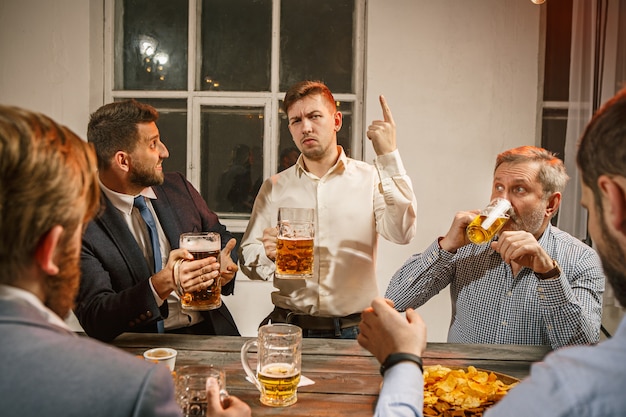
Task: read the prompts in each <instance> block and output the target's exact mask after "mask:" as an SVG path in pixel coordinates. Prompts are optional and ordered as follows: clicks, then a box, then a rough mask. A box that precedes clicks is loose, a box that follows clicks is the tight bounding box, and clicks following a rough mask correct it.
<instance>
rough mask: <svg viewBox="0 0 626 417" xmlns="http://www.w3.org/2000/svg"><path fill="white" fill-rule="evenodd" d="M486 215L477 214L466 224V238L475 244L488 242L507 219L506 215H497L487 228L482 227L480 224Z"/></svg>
mask: <svg viewBox="0 0 626 417" xmlns="http://www.w3.org/2000/svg"><path fill="white" fill-rule="evenodd" d="M486 218H487V216H484V215H480V216H477V217H476V218H475V219H474V220H472V222H471V223H470V224H469V225H468V226H467V238H468V239H469V240H470V241H471V242H472V243H475V244H476V245H482V244H483V243H487V242H489V241H490V240H491V239H493V237H494V236H495V235H496V233H498V230H500V228H502V226H504V223H506V222H507V220H509V218H508V217H498V218H496V219H495V220H494V221H493V223H492V224H491V226H489V227H488V228H487V229H484V228H483V226H481V224H483V223H484V221H485V219H486Z"/></svg>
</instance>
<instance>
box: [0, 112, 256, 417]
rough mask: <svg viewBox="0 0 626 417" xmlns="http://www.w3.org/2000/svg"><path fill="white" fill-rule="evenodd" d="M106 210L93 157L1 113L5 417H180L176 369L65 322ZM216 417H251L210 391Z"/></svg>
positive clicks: (45, 123) (58, 132)
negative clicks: (94, 223) (91, 227)
mask: <svg viewBox="0 0 626 417" xmlns="http://www.w3.org/2000/svg"><path fill="white" fill-rule="evenodd" d="M98 204H99V192H98V174H97V172H96V155H95V153H94V152H93V148H92V147H91V146H90V145H89V144H88V143H87V142H85V141H83V140H81V139H80V138H79V137H78V136H76V135H75V134H74V133H73V132H71V131H70V130H69V129H67V128H66V127H64V126H61V125H59V124H57V123H56V122H54V121H53V120H51V119H50V118H48V117H46V116H44V115H42V114H38V113H33V112H29V111H27V110H23V109H19V108H16V107H7V106H0V333H2V343H0V355H1V356H2V358H3V362H4V363H3V364H2V378H0V410H2V416H3V417H39V416H42V415H49V416H90V417H112V416H116V417H131V416H145V417H151V416H155V417H156V416H160V417H170V416H171V417H178V416H180V415H181V410H180V408H179V407H178V405H177V404H176V402H175V401H174V386H173V383H172V376H171V374H170V371H169V369H168V368H167V367H165V366H163V365H155V364H152V363H149V362H147V361H144V360H142V359H137V358H136V357H134V356H133V355H130V354H128V353H126V352H122V351H120V350H118V349H116V348H113V347H111V346H106V345H104V344H102V343H100V342H98V341H96V340H93V339H90V338H87V337H78V336H77V335H76V334H75V333H73V332H72V331H71V330H70V329H69V328H68V327H67V325H66V324H65V322H64V321H63V318H65V317H67V315H68V313H69V312H70V309H71V308H72V305H73V302H74V297H75V296H76V291H77V289H78V284H79V276H80V269H79V256H80V246H81V232H82V229H83V225H85V224H86V223H87V222H89V220H90V219H91V218H92V217H93V216H94V215H95V214H96V212H97V210H98ZM207 394H208V409H207V416H214V417H219V416H221V417H227V416H233V417H234V416H238V417H246V416H250V408H249V407H248V406H247V405H246V404H245V403H243V402H242V401H241V400H239V399H238V398H235V397H232V396H231V397H229V399H228V400H227V401H226V408H223V407H222V405H221V404H220V402H219V388H218V387H217V384H216V383H212V384H210V385H209V387H208V389H207Z"/></svg>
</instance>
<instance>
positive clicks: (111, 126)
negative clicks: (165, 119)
mask: <svg viewBox="0 0 626 417" xmlns="http://www.w3.org/2000/svg"><path fill="white" fill-rule="evenodd" d="M158 118H159V112H158V111H157V110H156V109H155V108H154V107H152V106H150V105H149V104H144V103H140V102H138V101H136V100H134V99H130V100H124V101H116V102H113V103H109V104H105V105H104V106H102V107H100V108H99V109H98V110H96V111H95V112H93V113H92V114H91V116H90V118H89V124H88V125H87V139H88V140H89V142H91V143H93V144H94V146H95V148H96V155H97V156H98V167H99V168H100V169H105V168H107V167H109V165H110V164H111V162H112V160H113V157H114V156H115V154H116V153H117V152H118V151H125V152H132V151H133V150H135V147H136V146H137V144H138V143H139V131H138V128H137V124H139V123H150V122H156V121H157V120H158Z"/></svg>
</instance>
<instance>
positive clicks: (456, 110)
mask: <svg viewBox="0 0 626 417" xmlns="http://www.w3.org/2000/svg"><path fill="white" fill-rule="evenodd" d="M101 9H102V5H101V0H90V1H89V2H87V1H86V0H55V1H48V0H0V54H1V55H0V56H1V57H2V59H1V60H0V103H3V104H16V105H20V106H23V107H27V108H31V109H33V110H38V111H42V112H44V113H47V114H49V115H50V116H52V117H53V118H55V119H58V120H60V121H62V122H63V123H65V124H67V125H68V126H70V127H71V128H72V129H74V130H75V131H76V132H77V133H78V134H79V135H81V136H83V137H84V136H85V134H84V132H85V130H86V125H87V121H88V117H89V113H90V111H93V110H94V109H95V107H97V105H98V104H102V103H98V100H101V97H102V92H101V85H102V83H101V79H100V77H101V74H100V71H101V61H100V60H99V58H98V56H99V54H98V53H94V51H93V50H90V45H99V44H101V36H102V32H101V30H102V29H101V26H102V23H101V22H93V19H91V20H90V16H92V15H95V16H99V15H100V14H101ZM539 22H540V6H535V5H533V4H532V3H531V2H530V0H437V1H433V0H370V1H369V7H368V20H367V33H368V36H367V77H366V92H367V95H366V103H365V104H366V109H367V111H366V117H365V120H366V123H367V124H369V123H370V122H371V120H372V119H375V118H376V119H378V118H380V117H381V114H380V106H379V104H378V99H377V97H378V95H379V94H384V95H385V96H386V97H387V100H388V101H389V104H390V106H391V109H392V111H393V115H394V118H395V120H396V123H397V125H398V143H399V149H400V152H401V153H402V156H403V159H404V163H405V165H406V168H407V171H408V173H409V175H410V176H411V178H412V180H413V185H414V188H415V193H416V195H417V199H418V210H419V213H418V214H419V218H418V234H417V237H416V238H415V239H414V240H413V242H412V243H411V244H409V245H406V246H397V245H393V244H390V243H388V242H386V241H381V244H380V249H379V256H378V274H379V280H380V288H381V291H382V292H384V290H385V288H386V286H387V282H388V281H389V279H390V278H391V275H392V274H393V273H394V272H395V270H396V269H397V268H398V267H399V266H400V265H401V264H402V263H403V262H404V260H405V259H406V258H408V257H409V256H410V255H411V254H412V253H416V252H420V251H421V250H423V249H424V248H425V247H426V246H427V245H429V244H430V242H432V241H433V240H434V239H435V238H436V237H437V236H439V235H442V234H444V233H445V232H446V231H447V229H448V226H449V225H450V222H451V220H452V217H453V215H454V212H455V211H457V210H465V209H472V208H480V207H482V206H483V205H484V204H485V203H486V202H487V200H488V198H489V194H490V184H491V174H492V169H493V163H494V160H495V156H496V154H497V153H498V152H500V151H502V150H505V149H507V148H511V147H514V146H518V145H522V144H535V143H536V142H537V137H538V132H537V107H538V101H539V98H540V96H538V93H537V91H538V88H539V87H538V86H539V77H538V74H539V61H540V58H539V43H540V41H539V39H540V37H539V36H540V35H539V34H540V30H539ZM90 24H91V25H92V26H90ZM90 77H93V78H90ZM94 103H96V104H95V107H94ZM366 149H367V151H366V152H367V155H366V156H367V160H368V161H371V160H372V158H373V154H374V153H373V150H372V148H371V145H369V144H368V145H367V146H366ZM271 290H272V286H271V283H260V282H252V281H249V280H248V279H247V278H245V277H238V283H237V290H236V295H235V296H234V297H227V298H226V301H225V302H226V304H227V305H228V306H229V308H230V309H231V310H232V312H233V315H234V316H235V318H236V320H237V323H238V325H239V328H240V330H241V331H242V333H243V334H244V335H252V334H255V333H256V326H257V325H258V323H259V321H260V319H261V318H262V317H264V315H265V314H267V312H269V310H271V303H270V301H269V293H270V292H271ZM420 312H421V313H422V314H423V316H424V318H425V320H426V322H427V324H428V325H429V340H431V341H444V340H445V338H446V333H447V327H448V323H449V320H450V303H449V299H448V295H447V293H446V294H440V295H439V296H437V297H435V298H434V299H432V300H431V301H430V302H429V303H427V304H426V305H425V306H424V307H422V308H421V309H420Z"/></svg>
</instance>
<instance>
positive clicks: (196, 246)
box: [180, 239, 221, 252]
mask: <svg viewBox="0 0 626 417" xmlns="http://www.w3.org/2000/svg"><path fill="white" fill-rule="evenodd" d="M180 247H181V248H183V249H187V250H188V251H190V252H214V251H219V250H220V249H221V248H220V242H211V241H208V240H205V239H196V240H185V241H184V242H183V243H182V245H181V246H180Z"/></svg>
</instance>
